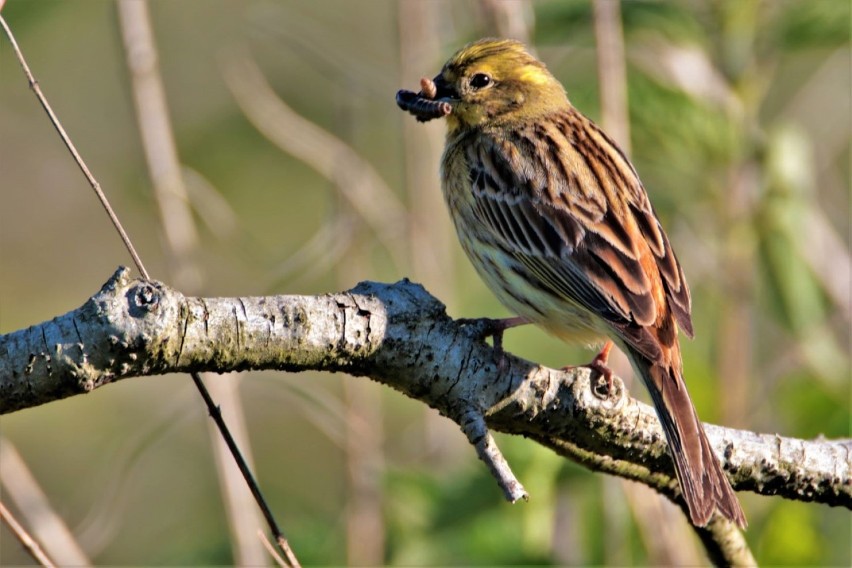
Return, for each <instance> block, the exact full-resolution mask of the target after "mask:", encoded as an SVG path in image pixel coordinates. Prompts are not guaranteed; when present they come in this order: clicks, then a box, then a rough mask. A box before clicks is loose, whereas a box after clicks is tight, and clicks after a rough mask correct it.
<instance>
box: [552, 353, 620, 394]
mask: <svg viewBox="0 0 852 568" xmlns="http://www.w3.org/2000/svg"><path fill="white" fill-rule="evenodd" d="M610 351H612V341H607V342H606V343H604V346H603V347H602V348H601V350H600V352H599V353H598V354H597V355H595V358H594V359H592V361H591V362H590V363H589V364H588V365H571V366H568V367H563V368H562V369H563V370H565V371H569V370H571V369H576V368H577V367H586V368H588V369H591V370H592V372H593V373H594V374H596V375H597V376H596V377H593V383H592V392H593V393H595V396H597V397H598V398H601V399H606V398H608V397H609V395H610V393H611V392H612V376H613V375H612V369H610V368H609V367H608V366H607V362H608V361H609V352H610Z"/></svg>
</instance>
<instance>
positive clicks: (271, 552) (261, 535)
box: [257, 529, 287, 568]
mask: <svg viewBox="0 0 852 568" xmlns="http://www.w3.org/2000/svg"><path fill="white" fill-rule="evenodd" d="M257 538H259V539H260V543H261V544H262V545H263V548H264V549H266V552H268V553H269V556H271V557H272V559H273V560H275V563H276V564H278V565H279V566H281V568H284V567H285V566H287V563H286V562H284V559H283V558H281V555H280V554H278V551H277V550H275V546H273V544H272V543H271V542H269V539H268V538H267V537H266V534H264V532H263V531H262V530H260V529H257Z"/></svg>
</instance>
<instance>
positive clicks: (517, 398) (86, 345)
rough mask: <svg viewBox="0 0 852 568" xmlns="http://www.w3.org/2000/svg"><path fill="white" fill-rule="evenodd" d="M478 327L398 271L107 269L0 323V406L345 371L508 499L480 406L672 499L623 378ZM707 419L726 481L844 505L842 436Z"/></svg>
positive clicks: (503, 426)
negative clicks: (792, 434)
mask: <svg viewBox="0 0 852 568" xmlns="http://www.w3.org/2000/svg"><path fill="white" fill-rule="evenodd" d="M480 335H481V334H479V333H478V330H477V329H476V325H475V324H474V325H466V326H463V325H460V324H459V323H457V322H455V321H453V320H452V319H451V318H450V317H449V316H447V314H446V312H445V310H444V306H443V305H442V304H441V303H440V302H439V301H438V300H436V299H435V298H433V297H432V296H430V295H429V294H428V293H427V292H426V291H425V290H424V289H423V288H422V287H421V286H419V285H417V284H412V283H410V282H408V281H406V280H403V281H401V282H398V283H396V284H392V285H387V284H377V283H371V282H365V283H361V284H359V285H358V286H357V287H355V288H354V289H352V290H350V291H347V292H341V293H337V294H327V295H323V296H273V297H260V298H191V297H185V296H183V295H182V294H180V293H179V292H177V291H175V290H173V289H171V288H169V287H168V286H166V285H164V284H161V283H157V282H145V281H141V280H131V279H130V278H129V276H128V271H127V270H126V269H120V270H119V271H117V272H116V273H115V275H113V277H112V278H111V279H110V280H109V281H108V282H107V283H106V284H105V285H104V287H103V288H102V289H101V290H100V291H99V292H98V293H97V294H95V296H94V297H92V298H91V299H90V300H88V301H87V302H86V303H85V304H84V305H83V306H82V307H80V308H79V309H76V310H74V311H72V312H69V313H67V314H65V315H63V316H59V317H57V318H54V319H53V320H51V321H49V322H44V323H42V324H40V325H37V326H33V327H30V328H28V329H26V330H21V331H17V332H13V333H9V334H7V335H4V336H0V413H8V412H12V411H15V410H19V409H23V408H28V407H31V406H36V405H39V404H43V403H46V402H50V401H53V400H57V399H60V398H64V397H68V396H73V395H76V394H81V393H85V392H88V391H91V390H93V389H95V388H97V387H100V386H102V385H104V384H107V383H110V382H113V381H115V380H118V379H122V378H127V377H135V376H142V375H155V374H163V373H171V372H186V371H206V372H211V371H212V372H220V373H223V372H230V371H238V370H248V369H279V370H286V371H304V370H324V371H344V372H346V373H349V374H352V375H357V376H368V377H370V378H372V379H374V380H376V381H379V382H381V383H384V384H386V385H388V386H391V387H393V388H394V389H396V390H399V391H400V392H402V393H404V394H406V395H408V396H410V397H412V398H415V399H417V400H420V401H422V402H424V403H426V404H428V405H429V406H431V407H433V408H435V409H437V410H438V411H439V412H441V413H442V414H444V415H445V416H448V417H449V418H451V419H453V420H454V421H456V422H457V423H458V424H460V425H461V426H462V429H463V430H464V431H465V433H466V434H467V435H468V437H469V438H470V440H471V442H472V443H474V444H475V445H476V446H477V450H478V453H479V455H480V457H481V458H482V459H483V460H485V461H486V462H488V465H489V467H490V468H491V469H492V472H494V473H495V476H496V477H497V478H498V481H499V482H500V484H501V487H502V488H503V490H504V492H506V494H507V496H508V497H509V498H510V499H512V500H516V499H518V498H520V497H524V496H525V493H524V491H523V488H522V487H521V486H520V484H519V483H517V480H515V479H514V477H512V475H511V471H510V470H509V468H508V466H506V464H505V462H501V460H502V456H500V454H499V451H497V450H496V446H494V445H493V439H492V438H491V436H490V435H489V434H488V430H487V429H486V428H485V427H484V426H483V424H482V423H481V420H480V418H481V419H484V425H485V426H487V427H488V428H490V429H492V430H498V431H502V432H506V433H510V434H521V435H525V436H528V437H530V438H533V439H535V440H537V441H538V442H540V443H542V444H544V445H546V446H548V447H550V448H552V449H554V450H555V451H556V452H558V453H560V454H561V455H565V456H568V457H570V458H572V459H574V460H576V461H578V462H580V463H582V464H584V465H586V466H588V467H590V468H592V469H595V470H598V471H604V472H608V473H613V474H617V475H620V476H622V477H626V478H630V479H636V480H639V481H642V482H643V483H646V484H648V485H650V486H652V487H654V488H656V489H657V490H659V491H660V492H662V493H664V494H666V495H668V496H669V497H671V498H672V499H674V500H675V501H677V502H679V501H680V498H679V489H678V486H677V483H676V481H675V480H674V476H673V473H672V467H671V462H670V460H669V457H668V455H667V453H666V444H665V439H664V437H663V433H662V430H661V428H660V425H659V423H658V421H657V418H656V415H655V413H654V411H653V409H652V408H650V407H649V406H647V405H644V404H642V403H640V402H638V401H636V400H634V399H632V398H630V397H629V396H628V394H627V392H626V391H625V389H624V388H623V385H622V383H621V381H619V380H616V382H615V388H614V389H613V390H614V392H612V393H610V395H609V396H608V397H607V398H606V399H601V398H599V396H598V395H596V394H595V392H594V389H592V388H591V384H590V377H589V373H588V372H587V371H586V370H585V369H577V370H574V371H571V372H563V371H555V370H552V369H547V368H544V367H540V366H537V365H535V364H533V363H530V362H528V361H524V360H522V359H519V358H516V357H513V356H511V355H508V354H507V355H506V356H505V357H506V358H505V360H504V361H503V362H502V364H501V362H500V360H499V356H498V355H497V354H496V353H495V352H494V350H492V349H491V348H490V347H489V346H488V345H487V344H486V343H484V342H483V341H482V340H481V339H479V337H480ZM706 428H707V434H708V436H709V437H710V440H711V442H712V443H713V445H714V448H715V450H716V451H717V453H718V454H719V456H720V458H721V459H722V462H723V465H724V466H725V469H726V470H727V471H728V472H729V474H730V476H731V480H732V483H733V485H734V487H735V488H736V489H738V490H748V491H754V492H757V493H761V494H765V495H779V496H782V497H785V498H788V499H796V500H800V501H816V502H819V503H826V504H829V505H840V506H844V507H847V508H852V463H850V461H851V460H850V454H852V446H851V445H850V443H849V442H832V441H827V440H817V441H806V440H798V439H793V438H784V437H781V436H777V435H768V434H755V433H752V432H748V431H742V430H734V429H730V428H722V427H718V426H712V425H708V426H707V427H706ZM708 530H709V529H708Z"/></svg>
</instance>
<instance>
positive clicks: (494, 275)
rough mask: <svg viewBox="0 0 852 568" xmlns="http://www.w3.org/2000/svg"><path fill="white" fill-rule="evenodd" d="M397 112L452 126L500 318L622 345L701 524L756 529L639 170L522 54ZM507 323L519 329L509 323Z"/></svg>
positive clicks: (453, 165) (499, 54)
mask: <svg viewBox="0 0 852 568" xmlns="http://www.w3.org/2000/svg"><path fill="white" fill-rule="evenodd" d="M397 103H398V104H399V106H400V107H401V108H403V109H404V110H406V111H408V112H410V113H411V114H413V115H415V116H416V117H417V118H418V120H420V121H427V120H431V119H434V118H442V117H444V118H446V121H447V127H448V131H447V140H446V148H445V150H444V156H443V159H442V163H441V178H442V187H443V192H444V197H445V199H446V202H447V206H448V207H449V211H450V215H451V216H452V219H453V221H454V223H455V227H456V231H457V232H458V236H459V239H460V241H461V244H462V247H463V248H464V250H465V252H466V253H467V256H468V257H469V258H470V260H471V262H472V263H473V265H474V266H475V267H476V270H477V272H478V273H479V275H480V276H481V277H482V278H483V280H485V282H486V283H487V284H488V286H489V287H490V288H491V290H492V291H493V292H494V293H495V294H496V295H497V297H498V298H499V299H500V301H501V302H503V304H505V305H506V306H507V307H508V308H509V309H510V310H512V311H513V312H515V313H517V314H518V315H519V316H521V318H514V319H513V320H511V322H510V323H507V324H505V325H504V326H503V327H502V328H500V326H498V327H497V328H495V331H497V332H501V331H502V329H505V328H506V327H509V326H511V325H516V324H517V322H518V321H529V322H532V323H535V324H538V325H539V326H541V327H543V328H544V329H546V330H547V331H549V332H550V333H552V334H554V335H556V336H557V337H559V338H561V339H563V340H565V341H570V342H581V343H586V344H601V343H603V344H604V346H603V348H602V350H601V352H600V353H599V354H598V356H597V357H595V359H594V361H593V362H592V363H591V366H592V367H593V368H594V369H596V370H597V371H599V372H600V373H601V375H602V376H603V377H604V378H605V379H606V381H607V382H608V383H611V380H612V379H611V377H612V374H611V371H610V370H609V369H608V368H607V367H606V362H607V356H608V354H609V350H610V348H611V347H612V342H615V343H616V344H617V345H618V346H619V348H621V350H622V351H624V353H626V354H627V356H628V357H629V358H630V360H631V362H632V364H633V367H634V368H635V369H636V371H637V372H638V374H639V376H641V377H642V380H643V381H644V383H645V385H646V386H647V387H648V390H649V391H650V393H651V398H652V399H653V401H654V406H655V407H656V410H657V414H658V415H659V417H660V421H661V423H662V425H663V428H664V430H665V433H666V437H667V439H668V442H669V449H670V451H671V454H672V457H673V458H674V464H675V471H676V473H677V478H678V479H679V480H680V484H681V487H682V489H683V495H684V499H685V501H686V505H687V507H688V509H689V515H690V518H691V520H692V522H693V524H695V525H696V526H704V525H706V524H707V523H708V522H709V520H710V518H711V516H712V515H713V513H714V511H718V512H719V513H721V514H722V515H723V516H724V517H726V518H728V519H730V520H732V521H734V522H736V523H737V524H738V525H739V526H740V527H745V526H746V520H745V515H744V514H743V511H742V508H741V507H740V504H739V502H738V501H737V498H736V495H735V494H734V491H733V489H732V488H731V485H730V483H729V482H728V479H727V478H726V477H725V473H724V471H723V470H722V467H721V465H720V463H719V460H718V459H717V458H716V456H715V454H714V453H713V450H712V449H711V447H710V443H709V442H708V440H707V436H706V435H705V433H704V429H703V428H702V426H701V422H700V421H699V419H698V415H697V413H696V411H695V408H694V406H693V405H692V401H691V400H690V398H689V394H688V393H687V390H686V385H685V384H684V381H683V364H682V361H681V353H680V345H679V343H678V330H679V329H680V330H683V332H684V333H685V334H687V335H688V336H690V337H691V336H692V335H693V330H692V320H691V316H690V309H691V306H690V304H691V301H690V295H689V288H688V287H687V283H686V279H685V278H684V275H683V270H682V269H681V266H680V264H679V263H678V260H677V258H676V257H675V254H674V251H673V250H672V247H671V245H670V244H669V240H668V237H667V236H666V234H665V232H663V229H662V226H661V225H660V222H659V221H658V220H657V217H656V215H655V214H654V210H653V208H652V207H651V203H650V201H649V200H648V195H647V193H646V192H645V189H644V187H643V186H642V182H641V181H640V180H639V177H638V175H637V174H636V170H635V169H634V168H633V166H632V165H631V164H630V162H629V161H628V160H627V158H626V157H625V155H624V153H623V152H622V151H621V150H620V149H619V148H618V146H617V145H616V144H615V142H613V141H612V139H610V138H609V137H608V136H607V135H606V134H605V133H604V132H603V131H601V129H600V128H598V126H596V125H595V124H594V123H593V122H592V121H591V120H589V119H588V118H586V117H585V116H583V115H582V114H580V112H578V111H577V110H576V109H575V108H574V107H573V106H572V105H571V103H570V102H569V101H568V98H567V96H566V94H565V90H564V88H563V87H562V85H561V84H560V83H559V81H557V80H556V79H555V78H554V77H553V76H552V75H551V74H550V72H549V71H548V70H547V68H546V67H545V65H544V64H543V63H542V62H540V61H538V60H537V59H536V58H535V57H533V56H532V55H530V54H529V53H528V52H527V50H526V49H525V48H524V46H523V45H522V44H520V43H518V42H516V41H511V40H495V39H485V40H480V41H477V42H475V43H472V44H470V45H468V46H466V47H464V48H462V49H461V50H460V51H458V52H457V53H456V54H455V55H453V56H452V58H450V60H449V61H447V63H446V64H445V65H444V67H443V69H442V70H441V72H440V73H439V74H438V75H437V76H436V77H435V78H434V79H433V80H431V81H430V80H428V79H426V80H423V81H422V82H421V91H420V92H419V93H413V92H411V91H400V92H399V93H398V94H397ZM507 321H509V320H507Z"/></svg>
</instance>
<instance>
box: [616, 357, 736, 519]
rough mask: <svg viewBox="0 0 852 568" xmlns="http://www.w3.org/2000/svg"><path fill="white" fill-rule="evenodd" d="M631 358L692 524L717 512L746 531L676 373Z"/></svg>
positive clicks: (732, 494) (683, 385) (723, 475)
mask: <svg viewBox="0 0 852 568" xmlns="http://www.w3.org/2000/svg"><path fill="white" fill-rule="evenodd" d="M631 357H632V358H633V359H634V362H635V363H636V367H638V370H639V372H640V374H641V376H642V380H643V381H644V382H645V385H646V387H647V388H648V391H649V392H650V393H651V398H652V399H653V401H654V406H655V408H656V410H657V416H659V418H660V422H661V423H662V425H663V429H664V431H665V433H666V439H667V440H668V442H669V450H670V452H671V455H672V458H673V459H674V464H675V472H676V473H677V478H678V480H679V481H680V485H681V488H682V489H683V496H684V499H685V500H686V505H687V508H688V509H689V516H690V519H691V520H692V523H693V524H694V525H695V526H705V525H706V524H707V523H708V522H709V521H710V517H711V516H712V515H713V511H714V510H717V509H718V511H719V512H720V513H721V514H722V515H723V516H724V517H725V518H727V519H730V520H731V521H734V522H735V523H737V525H739V526H740V527H741V528H745V527H746V519H745V514H744V513H743V510H742V508H741V507H740V503H739V501H738V500H737V496H736V494H735V493H734V490H733V488H732V487H731V484H730V483H729V482H728V478H727V477H726V476H725V472H724V471H723V470H722V466H721V464H720V463H719V460H718V458H717V457H716V455H715V454H714V453H713V449H712V448H711V447H710V441H709V440H708V439H707V435H706V434H705V433H704V428H703V427H702V425H701V422H700V421H699V419H698V414H697V413H696V411H695V407H694V406H693V405H692V401H691V400H690V398H689V393H687V391H686V385H685V384H684V382H683V379H682V377H681V376H680V373H679V372H678V371H676V370H675V369H673V368H672V367H671V366H664V365H660V364H657V363H651V362H649V361H648V360H647V359H646V358H644V357H643V356H642V355H640V354H638V353H636V352H633V353H631Z"/></svg>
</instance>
